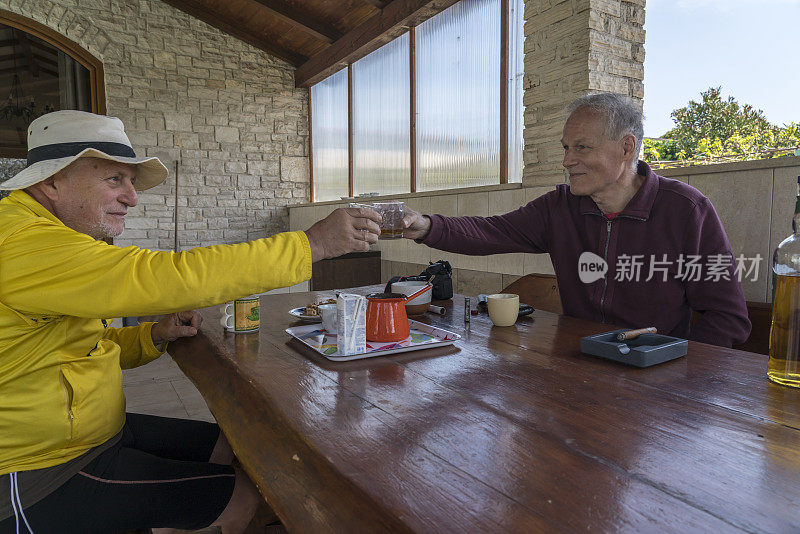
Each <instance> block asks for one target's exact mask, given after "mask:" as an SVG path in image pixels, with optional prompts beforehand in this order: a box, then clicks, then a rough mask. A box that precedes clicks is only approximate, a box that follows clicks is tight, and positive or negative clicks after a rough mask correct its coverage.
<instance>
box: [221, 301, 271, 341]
mask: <svg viewBox="0 0 800 534" xmlns="http://www.w3.org/2000/svg"><path fill="white" fill-rule="evenodd" d="M219 323H220V324H221V325H222V326H223V327H224V328H225V330H227V331H228V332H234V333H237V334H241V333H244V332H255V331H256V330H258V327H259V325H260V323H261V317H260V308H259V304H258V295H250V296H248V297H244V298H240V299H236V300H234V301H233V302H228V303H227V304H225V306H224V307H223V308H222V317H220V319H219Z"/></svg>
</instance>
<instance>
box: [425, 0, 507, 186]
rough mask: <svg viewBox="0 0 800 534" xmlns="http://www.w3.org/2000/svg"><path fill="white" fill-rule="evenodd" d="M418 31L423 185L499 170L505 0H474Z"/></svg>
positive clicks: (486, 180)
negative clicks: (502, 5) (502, 4)
mask: <svg viewBox="0 0 800 534" xmlns="http://www.w3.org/2000/svg"><path fill="white" fill-rule="evenodd" d="M416 34H417V83H416V86H417V90H416V93H417V190H418V191H431V190H435V189H450V188H455V187H470V186H476V185H488V184H493V183H498V182H499V176H500V159H499V157H500V2H499V1H498V0H470V1H462V2H458V3H457V4H454V5H453V6H451V7H450V8H449V9H447V10H445V11H443V12H441V13H439V14H438V15H437V16H435V17H432V18H430V19H428V20H426V21H425V22H424V23H422V24H420V26H419V27H418V28H417V31H416Z"/></svg>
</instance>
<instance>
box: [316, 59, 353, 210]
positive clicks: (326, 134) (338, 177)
mask: <svg viewBox="0 0 800 534" xmlns="http://www.w3.org/2000/svg"><path fill="white" fill-rule="evenodd" d="M311 119H312V121H313V122H314V124H313V126H312V134H313V136H314V138H313V142H312V145H311V147H312V150H313V154H312V158H311V159H312V161H313V164H314V198H315V199H318V200H337V199H338V198H339V197H341V196H347V194H348V170H347V166H348V162H347V160H348V154H347V151H348V148H347V69H344V70H340V71H339V72H337V73H336V74H334V75H332V76H328V77H327V78H326V79H325V80H323V81H321V82H320V83H318V84H316V85H315V86H314V87H312V88H311Z"/></svg>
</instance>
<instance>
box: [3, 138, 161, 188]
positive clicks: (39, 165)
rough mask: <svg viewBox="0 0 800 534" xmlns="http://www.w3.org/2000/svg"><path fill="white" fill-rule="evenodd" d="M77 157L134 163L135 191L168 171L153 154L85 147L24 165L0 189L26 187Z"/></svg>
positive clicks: (43, 178)
mask: <svg viewBox="0 0 800 534" xmlns="http://www.w3.org/2000/svg"><path fill="white" fill-rule="evenodd" d="M78 158H100V159H106V160H110V161H116V162H119V163H127V164H129V165H135V166H136V181H135V182H134V186H133V187H134V189H136V190H137V191H144V190H145V189H150V188H151V187H155V186H157V185H159V184H160V183H162V182H163V181H164V180H166V179H167V175H168V174H169V171H167V168H166V167H165V166H164V164H163V163H161V160H160V159H158V158H157V157H155V156H151V157H148V158H126V157H122V156H110V155H108V154H106V153H104V152H101V151H99V150H97V149H95V148H86V149H84V150H82V151H81V152H79V153H78V154H76V155H74V156H70V157H67V158H57V159H49V160H45V161H38V162H36V163H34V164H33V165H31V166H29V167H25V168H24V169H22V170H21V171H20V172H18V173H17V174H15V175H14V176H13V177H11V178H10V179H8V180H6V181H5V182H0V189H4V190H15V189H25V188H26V187H30V186H32V185H34V184H38V183H39V182H41V181H43V180H46V179H48V178H50V177H51V176H53V175H54V174H55V173H57V172H58V171H60V170H62V169H64V168H65V167H66V166H67V165H69V164H70V163H72V162H73V161H75V160H77V159H78Z"/></svg>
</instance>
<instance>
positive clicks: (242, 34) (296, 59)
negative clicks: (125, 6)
mask: <svg viewBox="0 0 800 534" xmlns="http://www.w3.org/2000/svg"><path fill="white" fill-rule="evenodd" d="M164 2H166V3H167V4H169V5H171V6H172V7H174V8H176V9H180V10H181V11H183V12H184V13H188V14H189V15H191V16H193V17H194V18H196V19H198V20H202V21H203V22H205V23H206V24H208V25H209V26H213V27H214V28H217V29H218V30H220V31H222V32H224V33H227V34H229V35H232V36H233V37H236V38H237V39H239V40H241V41H244V42H245V43H247V44H250V45H253V46H255V47H256V48H258V49H261V50H263V51H264V52H267V53H268V54H271V55H273V56H275V57H277V58H280V59H282V60H284V61H287V62H289V63H290V64H292V65H294V66H295V67H297V66H299V65H302V64H303V63H304V62H305V61H306V60H307V59H308V58H306V57H305V56H303V55H300V54H297V53H296V52H292V51H291V50H287V49H285V48H283V47H280V46H277V45H275V44H274V43H272V42H271V41H268V40H267V39H261V38H258V37H255V36H253V35H251V34H250V33H248V32H246V31H243V30H242V29H241V25H240V24H237V23H236V21H231V20H230V19H227V18H226V17H224V16H223V15H221V14H220V13H217V12H215V11H211V10H209V9H207V8H206V7H205V6H203V5H200V4H199V3H198V2H195V1H194V0H164Z"/></svg>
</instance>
